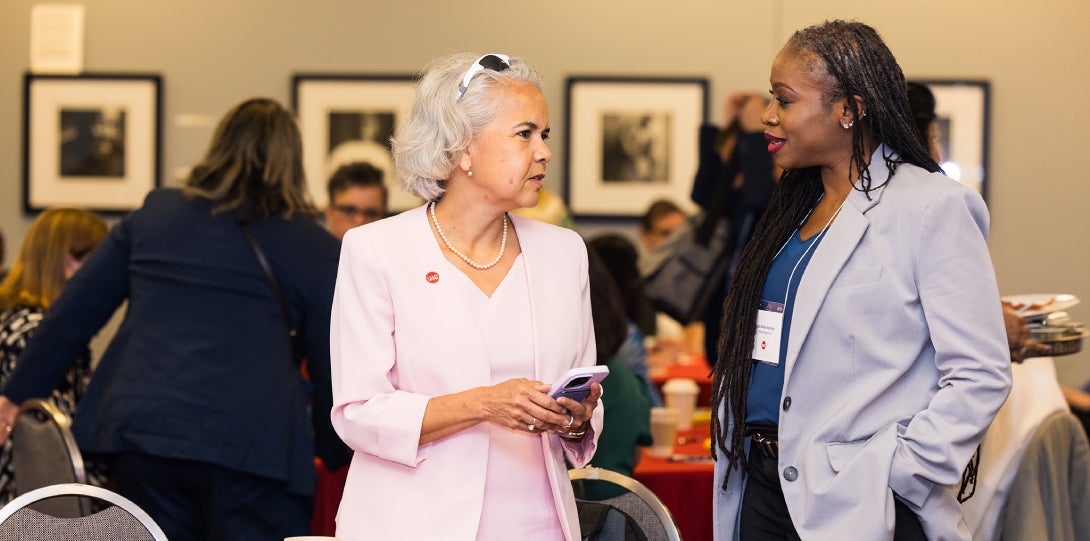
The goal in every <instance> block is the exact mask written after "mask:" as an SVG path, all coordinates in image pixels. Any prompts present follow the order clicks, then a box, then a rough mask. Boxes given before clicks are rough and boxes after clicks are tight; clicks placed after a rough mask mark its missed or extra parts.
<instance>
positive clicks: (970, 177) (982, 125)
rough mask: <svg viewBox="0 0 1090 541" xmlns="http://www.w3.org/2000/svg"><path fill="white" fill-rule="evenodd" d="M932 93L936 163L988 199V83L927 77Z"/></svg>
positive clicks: (951, 176)
mask: <svg viewBox="0 0 1090 541" xmlns="http://www.w3.org/2000/svg"><path fill="white" fill-rule="evenodd" d="M920 82H922V83H923V84H926V85H927V87H928V88H929V89H931V93H932V94H934V95H935V114H936V116H937V118H936V119H935V125H936V128H937V134H936V140H935V142H936V143H937V145H938V147H939V153H940V155H941V158H942V160H941V161H940V163H939V165H940V166H942V170H943V171H945V172H946V175H947V176H949V177H950V178H952V179H954V180H957V181H958V182H961V183H962V184H965V185H967V186H970V187H972V188H974V189H975V190H976V191H978V192H980V194H981V196H982V197H984V199H985V200H987V194H988V183H987V179H988V125H989V105H990V104H989V98H990V96H989V94H990V85H989V83H988V82H987V81H953V80H949V81H947V80H928V81H920Z"/></svg>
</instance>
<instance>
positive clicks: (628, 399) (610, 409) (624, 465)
mask: <svg viewBox="0 0 1090 541" xmlns="http://www.w3.org/2000/svg"><path fill="white" fill-rule="evenodd" d="M587 255H588V267H587V272H588V274H589V276H590V304H591V318H592V319H593V320H594V341H595V344H596V348H597V358H598V361H597V362H598V364H599V365H606V366H608V367H609V376H608V377H606V379H604V380H602V395H603V396H609V399H606V400H603V401H602V406H603V407H604V408H605V409H604V419H603V421H602V433H601V435H600V436H599V437H598V450H597V451H595V453H594V457H593V458H592V459H591V461H590V465H592V466H596V467H599V468H603V469H607V470H611V471H615V472H617V473H621V474H624V475H627V476H629V477H632V471H633V470H634V469H635V467H636V464H637V463H638V462H639V459H640V456H641V453H642V450H641V446H648V445H651V402H650V399H649V397H648V395H647V385H646V382H645V381H644V380H643V378H641V377H640V376H639V375H638V374H636V372H634V371H633V370H632V368H631V367H629V366H628V365H627V364H625V362H624V361H622V360H621V359H619V358H618V357H617V352H618V351H619V350H620V348H621V344H623V343H624V342H625V339H626V336H628V330H629V328H630V327H631V323H630V322H629V321H628V318H627V317H625V308H624V302H623V300H622V298H621V292H620V289H619V288H618V287H617V284H616V283H615V282H614V280H613V278H612V277H611V276H610V272H609V269H608V267H607V266H606V264H605V258H603V257H602V256H601V255H600V254H599V253H598V252H597V251H596V250H595V249H594V248H593V245H591V247H590V249H589V250H588V254H587ZM599 484H600V483H591V484H590V486H589V487H588V492H594V497H592V498H591V499H601V498H608V497H612V496H614V495H619V494H604V493H598V492H596V490H595V491H592V490H589V489H590V488H595V489H598V488H604V487H597V485H599ZM621 492H623V490H622V491H621Z"/></svg>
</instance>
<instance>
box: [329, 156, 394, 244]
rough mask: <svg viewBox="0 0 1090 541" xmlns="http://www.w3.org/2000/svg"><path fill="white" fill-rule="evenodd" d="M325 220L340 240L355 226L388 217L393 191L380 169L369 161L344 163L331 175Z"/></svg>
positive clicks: (330, 230)
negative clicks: (388, 190)
mask: <svg viewBox="0 0 1090 541" xmlns="http://www.w3.org/2000/svg"><path fill="white" fill-rule="evenodd" d="M326 189H327V190H328V192H329V205H328V206H327V207H326V209H325V223H326V227H328V228H329V232H330V233H333V236H334V237H337V240H341V239H343V238H344V234H345V233H347V232H348V230H349V229H352V228H353V227H359V226H361V225H363V224H369V223H371V222H373V221H375V220H381V219H383V218H385V217H386V205H387V201H388V200H389V193H388V192H387V190H386V184H384V183H383V174H382V171H381V170H380V169H378V168H377V167H375V166H373V165H371V164H370V163H368V162H352V163H349V164H345V165H342V166H340V167H338V168H337V170H336V171H334V172H333V175H332V176H330V177H329V184H328V185H327V187H326Z"/></svg>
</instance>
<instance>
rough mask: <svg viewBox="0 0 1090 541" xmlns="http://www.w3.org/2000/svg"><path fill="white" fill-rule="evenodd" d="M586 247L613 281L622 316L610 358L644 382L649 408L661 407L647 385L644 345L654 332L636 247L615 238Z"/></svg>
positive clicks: (600, 239)
mask: <svg viewBox="0 0 1090 541" xmlns="http://www.w3.org/2000/svg"><path fill="white" fill-rule="evenodd" d="M587 247H588V249H589V251H592V252H595V253H596V254H597V255H598V258H599V259H600V264H601V266H602V267H603V268H604V269H605V271H606V272H607V273H608V275H609V277H610V279H611V280H612V281H613V285H614V286H615V289H616V290H617V293H618V296H619V299H620V302H621V310H622V313H623V314H624V315H625V325H626V329H627V331H626V334H625V339H624V341H623V342H622V343H621V345H620V346H619V348H618V349H617V351H615V352H613V357H614V358H615V359H617V360H619V361H620V362H622V363H624V364H625V365H626V366H628V368H630V369H631V370H632V371H633V372H635V373H636V375H637V376H638V377H639V378H640V379H642V380H643V381H644V384H645V387H646V388H647V393H648V396H649V397H650V399H651V405H653V406H661V405H662V404H663V402H662V394H661V393H660V392H659V390H658V387H656V386H655V385H654V384H653V383H651V376H650V374H649V372H648V369H647V349H646V347H645V345H644V342H645V337H646V336H649V335H648V329H650V330H651V331H654V329H655V326H654V325H655V319H654V318H655V310H654V308H652V307H651V303H650V302H649V301H648V300H647V295H645V294H644V288H643V277H642V276H640V273H639V270H638V269H637V268H636V257H637V255H636V247H635V246H634V245H633V244H632V242H630V241H629V240H628V239H626V238H625V237H623V236H621V235H616V234H605V235H599V236H597V237H595V238H593V239H591V240H590V241H589V242H587ZM591 287H593V285H592V286H591Z"/></svg>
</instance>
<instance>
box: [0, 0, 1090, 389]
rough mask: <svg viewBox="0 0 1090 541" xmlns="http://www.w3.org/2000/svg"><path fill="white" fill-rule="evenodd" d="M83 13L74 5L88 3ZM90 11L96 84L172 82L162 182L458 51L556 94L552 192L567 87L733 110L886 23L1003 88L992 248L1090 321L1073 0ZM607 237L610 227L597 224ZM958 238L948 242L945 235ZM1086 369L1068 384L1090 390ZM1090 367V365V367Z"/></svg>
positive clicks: (343, 1)
mask: <svg viewBox="0 0 1090 541" xmlns="http://www.w3.org/2000/svg"><path fill="white" fill-rule="evenodd" d="M73 1H75V0H73ZM80 3H83V4H85V6H86V7H85V9H86V42H85V48H86V56H85V66H86V69H87V70H88V71H105V72H121V71H153V72H159V73H161V74H162V76H163V79H164V104H165V111H164V115H163V118H164V138H165V145H164V155H163V159H164V162H163V166H162V172H163V175H164V178H170V177H171V176H172V175H173V172H175V171H176V170H178V169H180V168H184V167H186V166H188V165H189V164H191V163H192V162H193V161H194V160H195V159H196V158H198V157H199V155H200V153H201V152H202V150H203V147H204V145H205V143H206V142H207V138H208V135H209V132H210V130H211V127H208V126H198V127H186V126H180V125H178V124H177V123H176V119H177V117H178V116H179V115H183V114H197V115H206V116H209V117H212V118H217V117H218V116H219V115H221V114H222V113H223V112H224V111H225V110H226V109H227V108H228V107H229V106H231V105H232V104H234V103H236V102H238V101H240V100H241V99H243V98H246V97H250V96H253V95H267V96H271V97H273V98H278V99H280V100H282V101H284V102H285V103H287V102H288V101H289V100H290V88H289V86H290V78H291V75H292V73H293V72H298V71H310V72H314V71H343V72H369V73H383V72H393V73H405V72H414V71H417V70H418V69H419V68H420V67H422V66H423V65H424V64H425V63H426V62H427V61H428V60H429V59H431V58H433V57H435V56H438V55H441V54H445V53H448V52H455V51H462V50H474V51H484V52H490V51H505V52H510V53H512V54H517V55H520V56H524V57H526V58H528V59H529V60H530V61H531V62H533V63H534V64H535V65H536V66H537V67H538V68H539V69H540V71H541V72H542V74H543V75H544V77H545V78H546V98H547V99H548V100H549V103H550V104H551V105H552V116H553V119H552V123H553V126H554V145H553V148H554V156H555V159H554V162H553V167H552V172H551V177H550V178H551V180H553V181H554V182H556V183H557V187H558V189H559V186H560V185H562V176H563V175H562V172H563V170H564V164H565V156H564V154H563V148H564V141H563V139H564V127H563V126H562V125H561V124H562V121H563V118H564V114H565V112H564V109H563V107H564V101H563V96H564V78H565V77H566V76H568V75H573V74H580V75H590V74H612V75H654V76H660V75H663V76H668V75H678V76H693V75H695V76H706V77H708V78H710V80H711V83H712V84H711V88H712V94H713V96H712V100H711V103H712V118H718V117H719V115H720V113H721V107H720V102H721V97H722V96H723V95H724V93H726V92H728V91H730V90H733V89H739V88H750V89H756V90H762V91H763V90H764V89H766V88H767V86H768V65H769V62H770V60H771V58H772V56H774V54H775V53H776V51H777V50H778V49H779V46H780V45H781V44H782V43H783V41H784V40H785V38H786V37H787V36H788V35H789V34H790V32H792V31H793V30H795V29H797V28H799V27H802V26H806V25H808V24H812V23H815V22H820V21H821V20H823V19H826V18H835V17H839V18H855V19H859V20H862V21H864V22H867V23H869V24H871V25H873V26H875V27H876V28H877V29H878V30H879V31H880V32H881V33H882V35H883V36H884V38H885V39H886V41H887V42H888V43H889V45H890V47H891V48H892V49H893V51H894V53H895V54H896V55H897V57H898V59H899V61H900V63H901V66H902V68H903V69H904V71H905V73H906V75H908V76H909V77H910V78H912V77H915V78H965V79H988V80H990V81H991V83H992V116H991V121H992V132H991V143H990V150H991V164H990V165H991V171H990V175H989V180H988V182H989V183H990V193H989V199H990V201H989V203H990V207H991V211H992V224H993V228H992V235H991V239H990V245H991V248H992V256H993V259H994V261H995V265H996V269H997V272H998V275H999V282H1000V289H1001V291H1002V292H1004V293H1008V294H1009V293H1029V292H1069V293H1074V294H1077V295H1080V296H1082V297H1083V298H1086V299H1087V304H1085V305H1083V306H1080V307H1078V308H1076V309H1074V310H1072V311H1071V312H1072V315H1073V316H1074V317H1075V318H1076V319H1079V320H1083V321H1086V320H1090V287H1088V285H1090V277H1088V273H1087V271H1088V269H1090V265H1088V262H1090V252H1088V251H1087V248H1088V245H1090V243H1088V242H1087V241H1088V236H1090V211H1088V210H1087V206H1088V205H1087V204H1088V202H1090V197H1088V195H1090V188H1088V181H1090V179H1088V178H1087V177H1088V175H1087V173H1086V171H1087V168H1086V166H1085V165H1084V162H1085V155H1086V154H1087V153H1088V149H1087V146H1088V145H1087V143H1088V138H1087V136H1086V127H1087V126H1090V91H1088V89H1090V61H1088V60H1087V58H1086V57H1087V53H1088V52H1090V32H1088V31H1087V29H1086V26H1085V22H1086V21H1088V20H1090V3H1087V2H1082V1H1076V0H1036V1H1033V2H1029V1H1025V0H1013V1H1011V2H1004V3H996V2H992V1H985V0H961V1H957V2H951V1H949V0H945V1H937V0H919V1H914V2H897V3H893V2H879V1H873V0H870V1H865V2H864V1H856V0H826V1H822V2H812V1H809V0H771V1H765V2H756V1H752V2H740V1H736V0H678V1H674V2H662V1H655V2H652V1H648V0H629V1H625V2H620V1H617V0H578V1H573V0H557V1H554V2H547V3H541V2H532V3H531V2H510V1H500V0H473V1H471V2H450V1H439V0H429V1H411V0H409V1H400V2H399V1H389V0H387V1H375V0H370V1H367V0H313V1H309V2H302V1H288V0H230V1H211V0H187V1H175V2H167V1H164V0H158V1H156V0H95V1H93V2H92V1H87V2H80ZM33 4H34V2H31V1H29V0H3V1H2V2H0V51H2V53H0V118H2V119H4V121H3V123H2V124H0V230H2V231H3V232H4V233H5V235H6V237H7V239H8V245H9V246H8V248H7V260H8V261H10V258H11V257H12V256H13V255H14V251H15V247H16V246H17V245H18V243H19V240H20V239H21V238H22V235H23V233H24V231H25V230H26V226H27V224H28V222H29V219H28V218H27V217H24V216H23V215H22V212H21V201H22V192H21V190H22V180H21V174H22V173H21V168H20V167H21V166H20V163H21V160H22V154H21V152H22V150H21V145H22V143H21V130H22V127H21V125H20V120H19V119H20V118H21V115H20V108H21V100H22V96H21V94H22V74H23V72H24V70H26V68H27V66H28V59H27V57H28V40H29V31H28V27H29V20H30V8H31V6H32V5H33ZM580 225H581V226H584V227H587V228H593V229H594V230H598V229H600V228H601V227H603V226H602V224H580ZM937 234H941V233H937ZM1088 358H1090V356H1088V355H1087V354H1082V355H1076V356H1072V357H1064V358H1061V359H1060V360H1058V362H1057V364H1058V365H1059V369H1060V371H1061V378H1062V379H1064V380H1066V381H1069V382H1081V381H1084V380H1086V379H1088V378H1090V363H1087V362H1086V361H1087V359H1088ZM1084 365H1085V366H1084Z"/></svg>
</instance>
